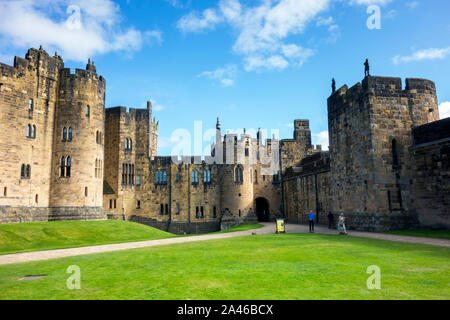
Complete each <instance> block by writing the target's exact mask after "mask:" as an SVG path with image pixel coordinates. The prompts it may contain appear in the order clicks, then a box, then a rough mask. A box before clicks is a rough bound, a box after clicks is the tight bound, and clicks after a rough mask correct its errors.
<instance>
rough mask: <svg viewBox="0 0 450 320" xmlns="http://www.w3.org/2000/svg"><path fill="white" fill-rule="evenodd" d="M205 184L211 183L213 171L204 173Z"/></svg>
mask: <svg viewBox="0 0 450 320" xmlns="http://www.w3.org/2000/svg"><path fill="white" fill-rule="evenodd" d="M203 183H205V184H206V183H211V170H210V169H205V170H204V171H203Z"/></svg>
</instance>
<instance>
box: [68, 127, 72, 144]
mask: <svg viewBox="0 0 450 320" xmlns="http://www.w3.org/2000/svg"><path fill="white" fill-rule="evenodd" d="M68 139H69V141H72V128H69V136H68Z"/></svg>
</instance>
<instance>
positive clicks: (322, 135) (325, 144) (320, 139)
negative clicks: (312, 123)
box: [312, 131, 330, 150]
mask: <svg viewBox="0 0 450 320" xmlns="http://www.w3.org/2000/svg"><path fill="white" fill-rule="evenodd" d="M312 138H313V143H314V144H316V145H317V144H320V145H321V146H322V150H328V148H329V145H330V143H329V140H328V131H322V132H319V133H313V134H312Z"/></svg>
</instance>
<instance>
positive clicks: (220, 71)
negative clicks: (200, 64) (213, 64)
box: [198, 64, 237, 87]
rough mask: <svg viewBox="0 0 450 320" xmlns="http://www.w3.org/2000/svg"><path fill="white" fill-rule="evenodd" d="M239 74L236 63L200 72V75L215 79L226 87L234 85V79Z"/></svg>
mask: <svg viewBox="0 0 450 320" xmlns="http://www.w3.org/2000/svg"><path fill="white" fill-rule="evenodd" d="M236 74H237V67H236V65H234V64H232V65H228V66H226V67H223V68H217V69H216V70H214V71H204V72H202V73H200V74H199V75H198V76H199V77H206V78H208V79H211V80H213V81H217V82H219V83H220V84H221V85H222V86H224V87H230V86H232V85H234V81H235V78H236Z"/></svg>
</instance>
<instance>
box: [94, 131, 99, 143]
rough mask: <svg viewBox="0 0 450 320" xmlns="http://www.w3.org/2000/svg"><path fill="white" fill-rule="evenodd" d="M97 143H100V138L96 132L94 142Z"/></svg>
mask: <svg viewBox="0 0 450 320" xmlns="http://www.w3.org/2000/svg"><path fill="white" fill-rule="evenodd" d="M99 141H100V137H99V134H98V131H97V132H96V133H95V142H97V143H99Z"/></svg>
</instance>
